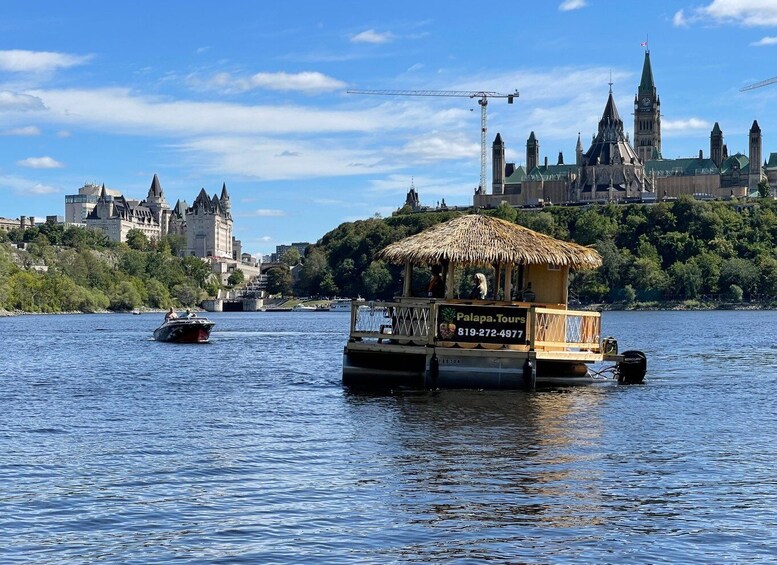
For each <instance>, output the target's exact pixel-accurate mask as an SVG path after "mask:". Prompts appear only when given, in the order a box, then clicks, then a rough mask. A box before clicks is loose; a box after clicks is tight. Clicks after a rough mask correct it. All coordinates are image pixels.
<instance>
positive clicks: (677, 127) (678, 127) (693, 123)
mask: <svg viewBox="0 0 777 565" xmlns="http://www.w3.org/2000/svg"><path fill="white" fill-rule="evenodd" d="M661 127H662V129H664V130H665V131H683V130H689V129H693V130H697V129H700V130H708V129H711V128H712V125H711V124H710V123H709V122H708V121H706V120H700V119H699V118H687V119H685V120H663V121H662V122H661Z"/></svg>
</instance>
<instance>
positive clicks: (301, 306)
mask: <svg viewBox="0 0 777 565" xmlns="http://www.w3.org/2000/svg"><path fill="white" fill-rule="evenodd" d="M291 311H292V312H315V311H316V307H315V306H305V305H304V304H302V302H300V303H299V304H297V305H296V306H295V307H294V308H292V309H291Z"/></svg>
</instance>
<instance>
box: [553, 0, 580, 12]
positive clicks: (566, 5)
mask: <svg viewBox="0 0 777 565" xmlns="http://www.w3.org/2000/svg"><path fill="white" fill-rule="evenodd" d="M585 6H586V1H585V0H564V2H562V3H561V4H560V5H559V7H558V9H559V10H561V11H562V12H569V11H571V10H579V9H580V8H585Z"/></svg>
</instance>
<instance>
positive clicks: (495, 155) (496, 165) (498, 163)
mask: <svg viewBox="0 0 777 565" xmlns="http://www.w3.org/2000/svg"><path fill="white" fill-rule="evenodd" d="M491 169H492V177H493V182H492V184H491V192H492V194H504V191H505V146H504V143H502V136H501V135H500V134H498V133H497V134H496V138H495V139H494V145H493V147H492V151H491Z"/></svg>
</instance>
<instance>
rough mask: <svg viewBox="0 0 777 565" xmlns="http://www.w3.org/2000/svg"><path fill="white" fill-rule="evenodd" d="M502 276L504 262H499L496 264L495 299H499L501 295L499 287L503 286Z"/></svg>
mask: <svg viewBox="0 0 777 565" xmlns="http://www.w3.org/2000/svg"><path fill="white" fill-rule="evenodd" d="M501 278H502V264H501V263H497V264H496V265H494V300H497V299H498V297H499V289H500V288H501V287H502V285H501V284H499V283H500V282H501Z"/></svg>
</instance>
